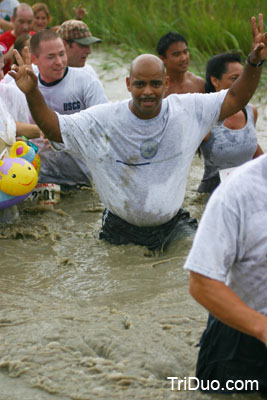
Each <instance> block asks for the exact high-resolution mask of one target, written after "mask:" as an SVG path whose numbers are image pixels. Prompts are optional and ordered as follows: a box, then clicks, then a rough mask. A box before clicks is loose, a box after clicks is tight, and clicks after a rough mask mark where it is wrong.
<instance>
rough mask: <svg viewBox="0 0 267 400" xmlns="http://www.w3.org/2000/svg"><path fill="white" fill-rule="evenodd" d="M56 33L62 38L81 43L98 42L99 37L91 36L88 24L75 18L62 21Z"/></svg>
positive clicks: (99, 40)
mask: <svg viewBox="0 0 267 400" xmlns="http://www.w3.org/2000/svg"><path fill="white" fill-rule="evenodd" d="M57 33H58V34H59V36H60V37H61V39H64V40H73V41H74V42H77V43H79V44H81V45H88V44H92V43H100V42H102V40H101V39H99V38H97V37H94V36H92V34H91V32H90V29H89V28H88V26H87V25H86V24H85V23H84V22H82V21H79V20H77V19H70V20H68V21H65V22H63V24H61V25H60V27H59V28H58V30H57Z"/></svg>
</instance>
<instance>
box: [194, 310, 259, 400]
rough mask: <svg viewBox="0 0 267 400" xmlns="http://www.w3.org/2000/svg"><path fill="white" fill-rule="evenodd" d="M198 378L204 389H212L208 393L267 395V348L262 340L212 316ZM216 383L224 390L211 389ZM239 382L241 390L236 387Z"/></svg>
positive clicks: (201, 355) (202, 350) (203, 336)
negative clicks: (257, 393)
mask: <svg viewBox="0 0 267 400" xmlns="http://www.w3.org/2000/svg"><path fill="white" fill-rule="evenodd" d="M196 377H197V378H198V379H199V381H201V382H202V388H209V389H210V390H205V391H207V392H217V393H221V394H233V393H253V392H262V393H266V392H267V349H266V347H265V345H264V344H263V343H262V342H261V341H260V340H258V339H256V338H254V337H252V336H249V335H246V334H244V333H242V332H239V331H237V330H235V329H233V328H230V327H229V326H227V325H225V324H223V323H222V322H220V321H218V320H217V319H216V318H214V317H213V316H212V315H209V319H208V324H207V328H206V330H205V331H204V333H203V335H202V337H201V340H200V351H199V355H198V361H197V368H196ZM215 380H217V381H218V382H219V383H220V388H219V389H217V390H211V388H210V386H211V385H210V383H211V381H215ZM237 381H238V382H237ZM250 381H257V382H258V385H257V384H256V382H254V384H253V385H251V384H250V383H249V382H250ZM227 382H228V384H227ZM235 382H236V384H238V387H237V388H235V387H234V384H235ZM242 382H243V385H244V387H243V389H242ZM246 382H247V383H246ZM229 385H230V389H229ZM199 389H200V390H201V385H200V386H199ZM202 390H203V389H202Z"/></svg>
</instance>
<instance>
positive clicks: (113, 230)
mask: <svg viewBox="0 0 267 400" xmlns="http://www.w3.org/2000/svg"><path fill="white" fill-rule="evenodd" d="M251 24H252V32H253V50H252V52H251V53H250V55H249V57H248V64H247V66H246V67H245V69H244V71H243V73H242V74H241V75H240V77H239V79H237V80H236V82H235V84H234V85H233V86H232V87H231V88H230V89H229V90H228V91H221V92H217V93H210V94H199V93H195V94H186V95H182V96H180V95H177V94H173V95H170V96H168V97H167V98H166V99H164V100H163V97H164V94H165V89H166V87H167V86H168V77H166V73H165V68H164V64H163V62H162V61H161V60H160V59H159V58H158V57H156V56H154V55H151V54H143V55H141V56H138V57H137V58H136V59H135V60H133V62H132V64H131V69H130V76H129V77H127V78H126V84H127V88H128V90H129V92H131V95H132V98H131V99H130V100H125V101H123V102H117V103H114V104H112V103H107V104H102V105H97V106H94V107H91V108H89V109H87V110H84V111H81V112H79V113H76V114H74V115H69V116H68V115H64V116H63V115H59V114H57V113H55V112H54V111H52V110H51V109H50V108H49V107H48V106H47V105H46V103H45V101H44V99H43V97H42V95H41V93H40V91H39V90H38V87H37V78H36V76H35V74H34V73H33V71H32V69H31V64H30V58H29V57H27V58H26V59H25V60H24V61H23V60H22V58H21V57H20V56H19V54H17V58H18V64H19V65H18V66H16V65H14V70H13V71H11V72H10V75H11V76H12V77H13V78H14V79H15V80H16V83H17V85H18V87H19V88H20V89H21V90H22V91H23V92H24V93H25V95H26V98H27V101H28V104H29V107H30V110H31V113H32V116H33V118H34V120H35V122H36V123H37V124H38V125H39V127H40V129H41V130H42V131H43V132H44V134H45V135H46V137H47V138H48V139H49V140H50V141H51V144H52V146H53V147H54V148H55V149H57V150H65V151H68V152H73V153H74V154H76V155H79V157H80V158H81V159H82V160H83V161H85V162H86V163H87V165H88V166H89V169H90V171H91V173H92V176H93V181H94V184H95V186H96V189H97V191H98V193H99V196H100V199H101V200H102V202H103V203H104V205H105V207H106V210H105V212H104V215H103V223H102V230H101V232H100V238H101V239H105V240H107V241H109V242H111V243H114V244H126V243H130V242H131V243H136V244H140V245H144V246H147V247H148V248H149V249H151V250H155V249H164V248H166V246H167V245H168V244H169V243H170V242H171V241H172V240H173V239H174V238H177V234H180V233H181V232H183V231H184V230H185V231H186V232H188V231H187V229H189V230H191V231H192V230H194V229H196V223H194V221H193V222H192V220H191V219H190V218H189V215H188V213H186V212H184V211H183V210H182V209H181V206H182V203H183V200H184V195H185V188H186V181H187V176H188V173H189V169H190V165H191V162H192V159H193V157H194V154H195V151H196V149H197V147H198V146H199V144H200V143H201V141H202V140H203V138H204V137H205V135H206V133H207V132H209V131H210V130H211V128H212V126H213V125H214V124H216V123H217V122H218V120H223V119H225V118H227V117H228V116H229V115H231V114H233V113H235V112H237V111H238V110H240V109H241V108H243V107H244V106H245V105H246V104H247V102H248V101H249V99H250V97H251V96H252V95H253V93H254V92H255V90H256V88H257V85H258V82H259V79H260V75H261V67H260V66H256V65H257V64H258V63H260V62H261V61H262V60H263V59H264V58H265V56H266V53H267V34H264V33H263V15H262V14H259V28H257V25H256V19H255V18H254V17H253V18H252V20H251ZM57 142H58V143H57ZM192 225H193V228H192ZM184 227H186V228H187V229H185V228H184Z"/></svg>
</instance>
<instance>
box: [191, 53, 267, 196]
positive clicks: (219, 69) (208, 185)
mask: <svg viewBox="0 0 267 400" xmlns="http://www.w3.org/2000/svg"><path fill="white" fill-rule="evenodd" d="M242 70H243V67H242V64H241V58H240V56H239V54H234V53H221V54H217V55H215V56H213V57H211V58H210V59H209V61H208V63H207V68H206V85H205V89H206V93H210V92H218V91H220V90H222V89H228V88H229V87H230V86H231V85H232V84H233V82H234V81H235V80H236V79H237V78H238V77H239V75H240V74H241V72H242ZM257 117H258V112H257V109H256V107H255V106H253V105H252V104H247V105H246V106H245V107H244V108H243V109H242V110H240V111H238V112H237V113H236V114H234V115H231V116H230V117H229V118H227V119H225V121H224V123H223V124H218V125H217V126H215V127H214V128H213V129H212V130H211V132H209V133H208V134H207V136H206V137H205V138H204V140H203V142H202V143H201V145H200V151H201V153H200V154H202V155H203V157H204V166H205V171H204V175H203V178H202V181H201V183H200V185H199V187H198V192H199V193H212V192H213V190H214V189H215V188H216V187H217V186H218V185H219V183H220V182H221V179H220V170H222V169H225V168H233V167H237V166H239V165H241V164H243V163H245V162H246V161H249V160H251V159H252V158H256V157H258V156H259V155H261V154H263V151H262V149H261V147H260V145H259V144H258V143H257V134H256V128H255V125H256V121H257Z"/></svg>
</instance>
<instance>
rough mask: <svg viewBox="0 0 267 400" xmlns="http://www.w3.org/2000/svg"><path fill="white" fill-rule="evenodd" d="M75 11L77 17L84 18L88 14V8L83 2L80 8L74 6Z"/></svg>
mask: <svg viewBox="0 0 267 400" xmlns="http://www.w3.org/2000/svg"><path fill="white" fill-rule="evenodd" d="M73 11H74V14H75V19H80V20H82V19H83V18H84V17H85V16H86V14H87V10H86V8H84V7H83V6H82V5H81V4H79V7H78V8H75V7H73Z"/></svg>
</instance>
